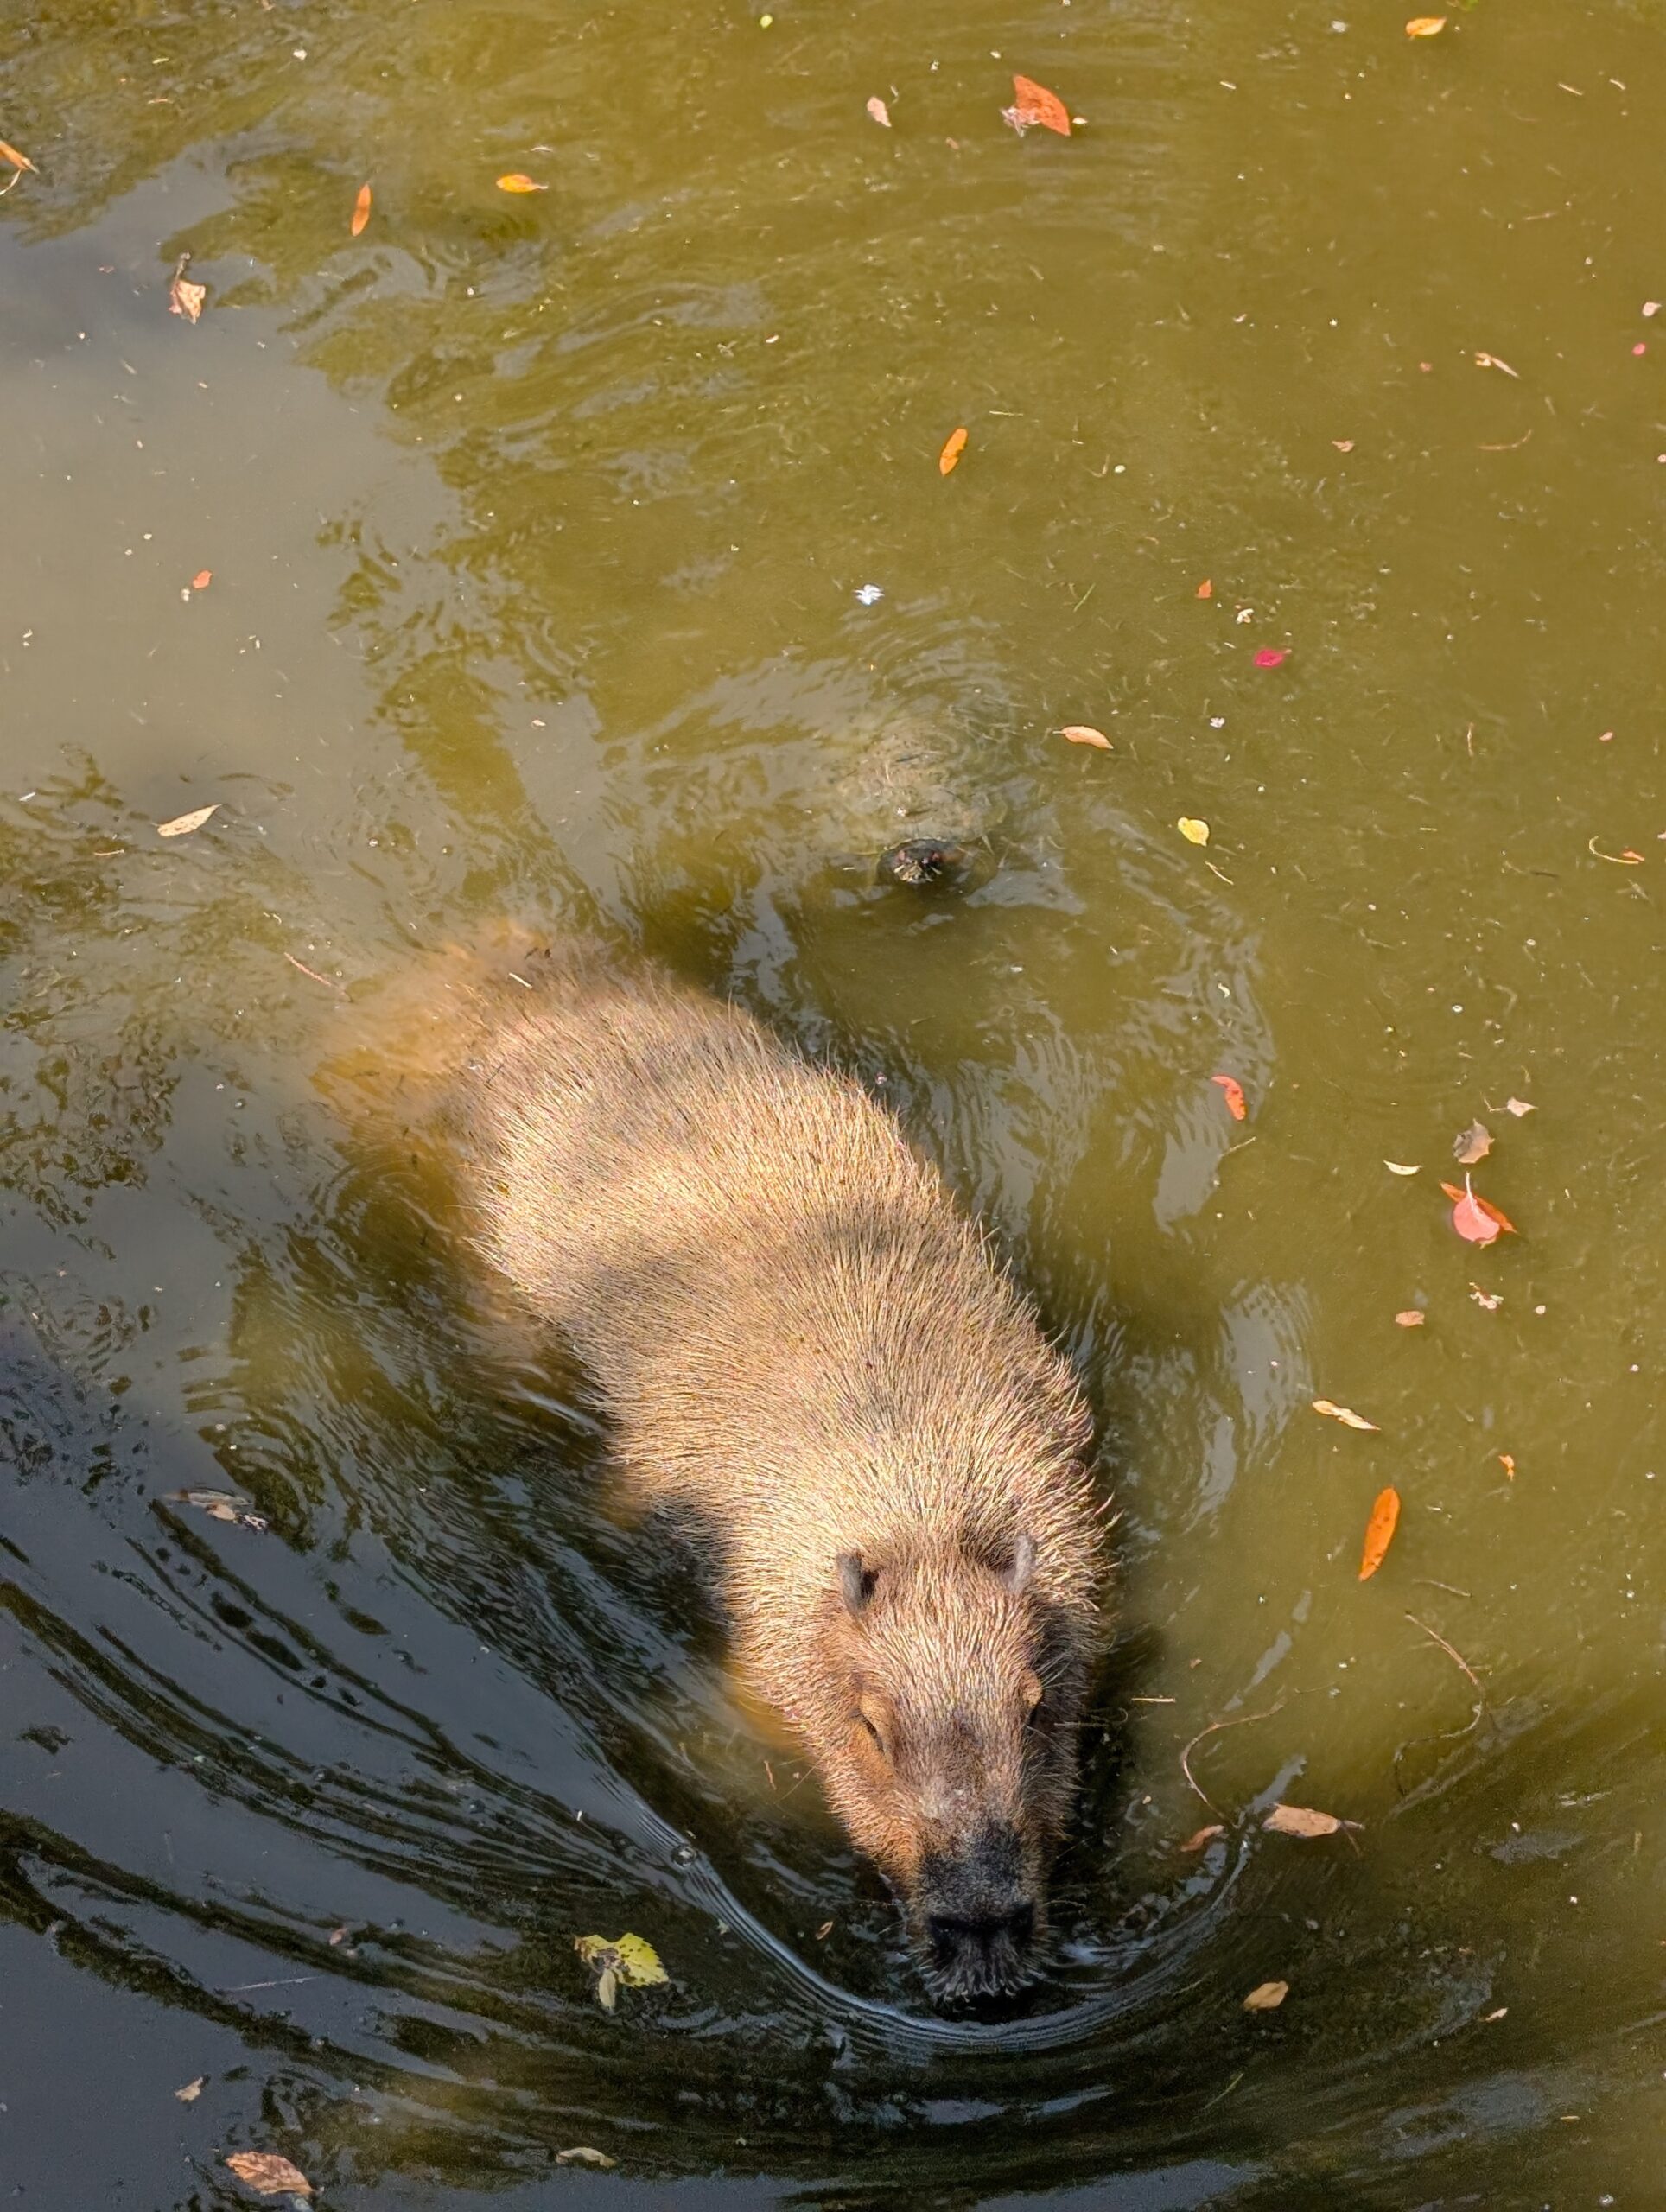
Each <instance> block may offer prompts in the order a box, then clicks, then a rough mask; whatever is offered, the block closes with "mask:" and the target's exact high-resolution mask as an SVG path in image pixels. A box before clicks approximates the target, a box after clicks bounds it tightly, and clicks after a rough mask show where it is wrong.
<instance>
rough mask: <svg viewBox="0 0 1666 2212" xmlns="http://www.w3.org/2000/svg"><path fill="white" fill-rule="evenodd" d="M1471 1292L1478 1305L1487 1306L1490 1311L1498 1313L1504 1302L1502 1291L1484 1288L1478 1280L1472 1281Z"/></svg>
mask: <svg viewBox="0 0 1666 2212" xmlns="http://www.w3.org/2000/svg"><path fill="white" fill-rule="evenodd" d="M1469 1294H1470V1296H1471V1297H1472V1299H1473V1300H1475V1303H1476V1304H1477V1305H1478V1306H1485V1308H1486V1310H1487V1312H1488V1313H1497V1310H1498V1308H1499V1307H1500V1306H1502V1305H1503V1304H1504V1295H1503V1293H1502V1292H1497V1291H1491V1290H1483V1289H1482V1287H1481V1286H1480V1284H1479V1283H1478V1282H1472V1283H1471V1285H1470V1287H1469Z"/></svg>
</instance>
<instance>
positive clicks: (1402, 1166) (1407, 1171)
mask: <svg viewBox="0 0 1666 2212" xmlns="http://www.w3.org/2000/svg"><path fill="white" fill-rule="evenodd" d="M1383 1166H1385V1167H1386V1168H1387V1169H1388V1171H1389V1174H1390V1175H1415V1174H1416V1173H1418V1170H1417V1169H1416V1168H1415V1167H1408V1166H1407V1165H1406V1163H1405V1161H1404V1160H1384V1161H1383Z"/></svg>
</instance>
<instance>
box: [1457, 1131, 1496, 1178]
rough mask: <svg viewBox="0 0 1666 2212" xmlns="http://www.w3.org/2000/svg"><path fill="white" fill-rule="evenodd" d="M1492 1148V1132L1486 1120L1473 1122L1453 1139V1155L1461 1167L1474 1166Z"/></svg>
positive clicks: (1483, 1158)
mask: <svg viewBox="0 0 1666 2212" xmlns="http://www.w3.org/2000/svg"><path fill="white" fill-rule="evenodd" d="M1491 1149H1492V1132H1491V1129H1489V1128H1488V1127H1487V1125H1486V1123H1485V1122H1471V1123H1470V1125H1469V1127H1468V1128H1466V1129H1459V1132H1458V1135H1456V1136H1455V1137H1454V1138H1453V1142H1452V1156H1453V1159H1454V1160H1456V1161H1457V1162H1458V1165H1459V1166H1460V1167H1473V1166H1474V1165H1475V1163H1476V1161H1477V1160H1485V1158H1486V1156H1487V1154H1488V1153H1490V1152H1491Z"/></svg>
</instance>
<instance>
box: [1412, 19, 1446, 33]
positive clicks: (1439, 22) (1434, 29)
mask: <svg viewBox="0 0 1666 2212" xmlns="http://www.w3.org/2000/svg"><path fill="white" fill-rule="evenodd" d="M1446 27H1447V19H1446V17H1445V16H1413V17H1412V19H1411V21H1410V22H1408V24H1407V25H1406V36H1407V37H1408V38H1438V37H1439V36H1440V33H1441V32H1442V31H1443V30H1445V29H1446Z"/></svg>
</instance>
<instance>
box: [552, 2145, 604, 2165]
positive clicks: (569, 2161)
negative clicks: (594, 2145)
mask: <svg viewBox="0 0 1666 2212" xmlns="http://www.w3.org/2000/svg"><path fill="white" fill-rule="evenodd" d="M556 2164H557V2165H558V2166H601V2167H604V2168H605V2167H607V2166H616V2165H617V2164H619V2160H618V2159H617V2158H609V2157H608V2156H607V2152H605V2151H593V2150H592V2149H591V2147H590V2145H588V2143H575V2144H574V2145H573V2147H572V2149H571V2150H570V2151H557V2152H556Z"/></svg>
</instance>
